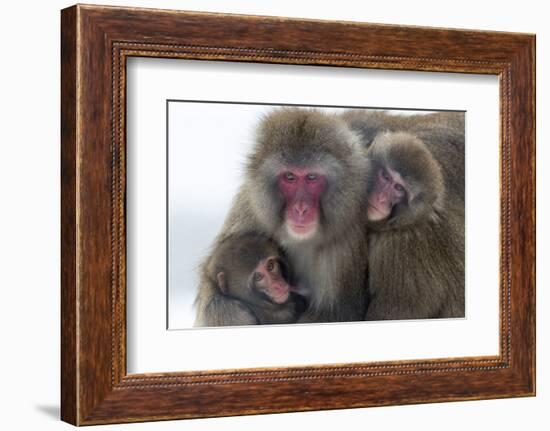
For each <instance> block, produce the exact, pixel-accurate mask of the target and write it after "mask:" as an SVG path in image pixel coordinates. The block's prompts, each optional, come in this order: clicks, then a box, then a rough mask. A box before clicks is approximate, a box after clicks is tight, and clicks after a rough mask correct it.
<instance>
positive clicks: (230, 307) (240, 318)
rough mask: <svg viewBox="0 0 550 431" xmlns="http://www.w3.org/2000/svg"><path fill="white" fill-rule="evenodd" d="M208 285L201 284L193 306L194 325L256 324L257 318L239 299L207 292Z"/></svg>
mask: <svg viewBox="0 0 550 431" xmlns="http://www.w3.org/2000/svg"><path fill="white" fill-rule="evenodd" d="M208 288H209V286H207V287H204V286H201V288H200V289H199V294H198V296H197V301H196V302H195V306H196V308H197V317H196V320H195V326H241V325H257V324H258V323H259V322H258V319H257V318H256V316H255V315H254V313H252V311H251V310H250V309H249V308H248V307H247V306H246V305H245V304H243V303H242V302H241V301H238V300H236V299H232V298H228V297H227V296H224V295H222V294H220V293H217V292H208V290H210V289H208Z"/></svg>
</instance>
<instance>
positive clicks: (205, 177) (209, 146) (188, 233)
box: [128, 62, 498, 329]
mask: <svg viewBox="0 0 550 431" xmlns="http://www.w3.org/2000/svg"><path fill="white" fill-rule="evenodd" d="M140 64H141V65H143V62H138V63H135V62H133V64H132V67H133V71H135V69H136V68H139V65H140ZM182 67H185V66H182ZM279 67H280V66H279ZM159 72H161V71H160V70H159ZM217 73H219V72H217ZM327 73H329V72H327ZM133 76H134V75H133ZM455 76H456V75H455ZM476 78H477V77H476ZM476 78H474V80H475V79H476ZM480 78H481V79H478V81H480V83H479V84H478V86H479V85H483V83H486V84H489V85H490V84H493V86H494V87H497V88H498V80H497V79H494V80H491V79H487V78H488V77H486V76H483V77H480ZM165 79H166V78H165ZM450 79H452V78H450ZM450 79H449V80H450ZM142 82H143V81H142ZM143 84H145V83H143ZM155 88H156V87H155ZM497 91H498V90H497ZM488 93H489V94H491V95H492V92H491V91H489V92H488ZM485 94H487V92H485ZM222 99H223V98H222ZM223 100H224V99H223ZM421 106H422V105H419V106H418V107H421ZM302 108H303V107H302ZM167 109H168V114H167V115H168V143H167V150H168V155H169V157H168V161H167V166H168V181H167V182H168V196H167V200H168V207H167V209H166V210H167V212H168V216H167V217H166V220H167V222H168V231H167V238H166V240H167V242H168V248H167V254H168V265H167V271H168V274H167V283H168V301H167V313H168V322H167V323H168V328H169V329H186V328H191V327H192V326H193V324H194V322H195V314H196V310H195V308H194V306H193V302H194V300H195V297H196V294H197V288H198V283H199V274H198V266H199V264H200V262H202V261H203V260H204V258H205V256H207V255H208V250H209V247H210V246H211V245H212V243H213V240H214V238H215V236H216V235H217V234H218V233H219V232H220V230H221V228H222V225H223V222H224V221H225V218H226V216H227V213H228V212H229V209H230V207H231V203H232V201H233V198H234V196H235V195H236V194H237V192H238V188H239V186H240V185H241V183H242V182H243V174H244V167H245V162H246V157H247V155H248V154H250V151H251V149H252V146H253V145H254V133H255V130H256V127H257V125H258V123H259V121H260V119H261V118H262V117H263V116H264V115H266V114H268V113H269V112H272V111H274V110H276V109H279V107H278V106H272V105H265V104H259V103H246V104H236V103H215V102H199V103H196V102H185V101H173V100H172V101H170V102H169V104H168V108H167ZM316 109H318V110H322V111H324V112H330V113H341V112H344V111H345V110H346V108H329V107H317V108H316ZM130 110H131V111H132V112H133V111H134V109H133V108H131V109H130ZM372 110H373V109H371V111H372ZM388 112H390V113H393V114H401V115H410V114H415V113H416V114H425V113H426V112H430V111H411V110H403V109H401V110H398V109H395V110H391V111H388ZM432 112H433V111H432ZM141 121H146V119H145V118H143V119H142V120H141ZM141 121H138V123H141ZM128 127H129V129H130V130H131V131H133V130H135V129H136V127H135V126H132V124H129V126H128ZM145 127H147V126H145ZM495 129H498V121H496V122H495ZM132 135H135V134H134V133H132ZM495 135H497V136H498V130H495ZM161 142H162V141H161ZM483 142H485V141H483ZM479 143H481V142H479ZM144 144H145V145H152V144H153V145H152V147H154V148H157V147H158V146H157V145H154V142H151V141H145V142H144ZM497 145H498V140H497V139H495V146H497ZM480 146H482V145H480ZM129 148H133V149H135V148H134V145H132V143H130V145H129ZM130 151H132V150H129V151H128V160H129V161H130V158H132V156H131V155H130ZM132 160H133V158H132ZM148 160H151V159H149V158H148ZM129 166H130V169H134V168H135V177H140V176H141V177H143V176H144V175H145V179H143V180H142V181H143V182H146V181H147V180H148V177H147V176H148V175H149V173H148V172H146V173H144V172H141V170H140V166H135V164H134V163H129ZM205 167H208V168H207V169H206V168H205ZM146 170H147V171H153V172H154V174H153V175H157V174H160V175H159V176H161V177H165V175H162V173H159V172H158V171H157V170H156V169H150V168H149V169H146ZM137 171H139V172H137ZM485 173H486V175H487V170H485ZM491 176H494V178H495V182H498V161H496V162H495V166H494V168H493V169H492V170H491ZM490 184H491V186H492V185H495V186H496V188H495V190H498V184H493V183H490ZM132 190H133V194H132V196H135V195H139V189H138V190H136V189H135V188H132ZM159 193H160V194H162V192H161V191H156V194H159ZM492 204H494V205H493V207H494V209H496V210H497V211H498V201H497V200H496V199H495V202H492ZM144 205H150V203H149V204H148V203H145V202H144ZM128 207H129V208H130V209H134V206H133V205H128ZM160 209H161V210H164V208H163V207H161V208H160ZM486 210H487V208H486V207H485V208H484V212H485V211H486ZM139 212H140V211H139V210H138V213H139ZM487 212H489V213H490V214H491V215H492V211H487ZM130 224H131V223H130ZM491 228H492V230H493V231H492V232H490V234H494V237H495V239H497V240H498V229H496V228H495V226H494V225H493V226H491ZM131 232H132V234H135V235H139V233H138V232H136V229H135V228H134V229H133V230H132V231H131ZM488 242H489V244H490V245H492V243H493V242H492V241H490V240H489V241H488ZM128 245H129V246H130V244H128ZM146 248H148V247H146ZM491 251H494V252H495V253H494V254H495V255H497V254H498V251H497V250H495V249H494V247H493V249H492V250H491ZM150 253H157V250H151V251H150ZM493 264H494V265H491V267H494V268H495V272H497V271H498V269H497V266H498V256H495V259H494V262H493ZM128 270H130V271H131V269H130V268H128ZM496 277H498V275H496ZM135 278H137V277H134V281H136V280H135ZM497 283H498V279H497ZM155 284H156V286H149V287H150V288H152V289H155V290H158V288H159V287H162V286H163V285H164V283H163V280H162V279H161V280H160V281H159V283H155ZM488 284H492V283H488ZM128 287H129V289H131V288H132V287H131V286H130V285H129V286H128Z"/></svg>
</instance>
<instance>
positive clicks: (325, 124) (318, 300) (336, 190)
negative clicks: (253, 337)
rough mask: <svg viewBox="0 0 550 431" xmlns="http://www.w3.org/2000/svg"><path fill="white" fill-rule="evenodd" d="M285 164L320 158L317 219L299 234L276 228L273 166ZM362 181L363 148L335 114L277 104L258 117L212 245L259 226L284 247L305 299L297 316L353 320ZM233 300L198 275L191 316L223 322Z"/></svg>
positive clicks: (361, 302) (360, 287)
mask: <svg viewBox="0 0 550 431" xmlns="http://www.w3.org/2000/svg"><path fill="white" fill-rule="evenodd" d="M288 165H294V166H300V167H306V166H322V167H323V168H324V170H325V173H326V176H327V181H328V186H327V189H326V190H325V192H324V194H323V195H322V197H321V202H320V209H321V217H320V227H319V230H318V232H317V235H316V236H315V237H313V238H311V239H307V240H303V239H302V240H296V239H294V238H292V237H289V236H288V234H287V232H286V229H284V226H283V222H284V217H283V214H284V205H285V201H284V199H283V196H282V195H281V193H280V192H279V190H278V188H277V180H276V174H277V172H278V171H279V170H280V169H281V168H282V167H283V166H288ZM365 181H366V162H365V159H364V149H363V148H362V146H361V144H360V142H359V139H358V136H357V135H356V134H354V133H352V132H351V131H350V129H349V128H348V127H347V125H346V123H345V122H344V121H343V120H342V119H341V118H339V117H337V116H334V115H329V114H326V113H323V112H320V111H317V110H308V109H293V108H284V109H277V110H275V111H273V112H272V113H270V114H268V115H267V116H266V117H265V118H263V119H262V121H261V122H260V125H259V127H258V131H257V139H256V145H255V147H254V149H253V151H252V154H250V156H249V160H248V164H247V168H246V179H245V182H244V184H243V185H242V187H241V189H240V191H239V193H238V195H237V196H236V197H235V200H234V202H233V205H232V208H231V211H230V212H229V214H228V216H227V219H226V222H225V225H224V227H223V229H222V232H221V233H220V235H219V236H218V239H217V240H216V242H215V244H214V246H213V250H214V252H215V250H216V249H217V247H219V244H220V242H221V241H223V239H224V238H225V237H226V236H227V235H234V234H240V233H242V232H245V231H250V230H253V231H259V232H261V233H263V234H265V235H268V236H270V237H272V238H274V240H275V241H277V243H278V244H279V245H280V246H281V247H282V248H283V249H284V252H285V254H286V255H287V257H288V259H289V262H290V265H291V267H292V268H293V270H294V272H295V275H296V277H297V282H298V283H299V284H300V285H301V287H302V288H303V291H304V292H306V293H307V295H308V299H309V307H308V309H307V310H306V312H305V313H304V315H303V316H302V317H301V319H300V321H301V322H333V321H348V320H361V319H363V317H364V313H365V309H366V291H365V285H366V262H367V249H366V224H365V223H364V222H363V221H362V220H364V215H365V214H366V199H365V198H366V196H364V195H365V194H364V193H362V190H363V187H364V184H365ZM233 308H234V307H233V304H231V303H229V302H227V301H226V299H225V298H223V297H221V295H218V294H216V293H215V292H211V290H210V289H209V284H208V283H206V282H205V280H202V281H201V285H200V287H199V294H198V298H197V318H198V320H199V321H203V322H205V321H206V322H209V321H217V322H229V324H231V321H232V319H233V317H232V316H233V313H239V312H240V310H233Z"/></svg>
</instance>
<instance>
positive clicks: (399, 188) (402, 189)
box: [394, 184, 405, 193]
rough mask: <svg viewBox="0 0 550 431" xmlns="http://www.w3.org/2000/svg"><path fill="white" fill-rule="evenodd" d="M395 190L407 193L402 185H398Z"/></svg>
mask: <svg viewBox="0 0 550 431" xmlns="http://www.w3.org/2000/svg"><path fill="white" fill-rule="evenodd" d="M394 188H395V190H397V191H398V192H399V193H405V187H403V186H402V185H401V184H396V185H395V186H394Z"/></svg>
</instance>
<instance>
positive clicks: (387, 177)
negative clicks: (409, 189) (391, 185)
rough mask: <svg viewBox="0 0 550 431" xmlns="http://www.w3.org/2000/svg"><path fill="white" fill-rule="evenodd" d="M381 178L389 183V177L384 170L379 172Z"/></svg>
mask: <svg viewBox="0 0 550 431" xmlns="http://www.w3.org/2000/svg"><path fill="white" fill-rule="evenodd" d="M380 172H381V175H382V178H384V179H385V180H386V181H390V180H391V177H390V174H388V172H387V171H386V170H385V169H382V170H381V171H380Z"/></svg>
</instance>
